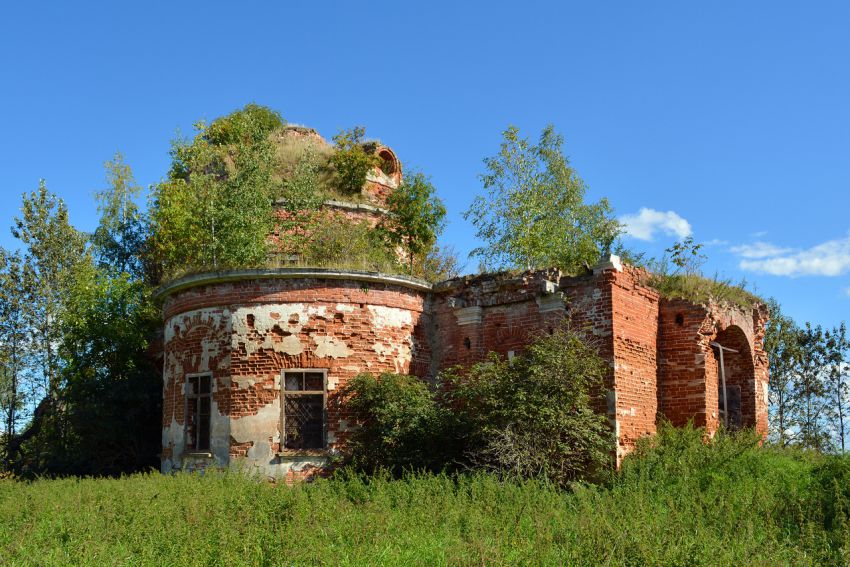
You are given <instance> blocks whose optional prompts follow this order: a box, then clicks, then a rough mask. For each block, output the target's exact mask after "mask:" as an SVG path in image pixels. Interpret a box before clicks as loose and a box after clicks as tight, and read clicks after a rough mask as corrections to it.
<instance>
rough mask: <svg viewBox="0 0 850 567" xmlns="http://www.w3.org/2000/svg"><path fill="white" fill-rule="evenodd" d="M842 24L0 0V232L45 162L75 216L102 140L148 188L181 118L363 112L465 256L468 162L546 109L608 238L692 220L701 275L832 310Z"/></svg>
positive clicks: (799, 9)
mask: <svg viewBox="0 0 850 567" xmlns="http://www.w3.org/2000/svg"><path fill="white" fill-rule="evenodd" d="M848 29H850V4H846V3H841V2H834V3H830V2H811V3H799V2H794V3H792V2H775V1H774V2H746V3H743V2H711V3H707V2H702V3H696V2H673V1H669V2H641V3H637V2H625V1H624V2H593V3H591V2H582V3H578V2H573V3H567V2H551V3H543V2H528V1H527V2H522V3H519V2H510V3H507V2H505V3H501V2H493V1H490V2H451V3H443V2H429V3H417V5H414V3H396V2H367V3H363V2H356V3H354V2H339V3H330V2H293V1H289V2H260V1H247V2H241V3H235V2H210V1H207V2H182V1H181V2H144V3H136V4H135V5H129V4H128V3H119V2H110V3H104V4H100V5H98V4H96V3H93V2H87V3H84V4H83V3H59V2H56V3H50V2H41V3H38V4H37V5H36V4H35V3H24V2H17V3H14V4H11V3H7V4H5V5H4V7H3V8H2V16H0V113H2V116H1V117H0V133H2V135H0V192H2V196H3V199H2V201H0V226H2V227H8V226H10V224H11V220H12V218H13V216H14V215H15V214H16V213H17V210H18V207H19V204H20V194H21V193H22V192H24V191H29V190H32V189H34V188H36V187H37V184H38V179H39V178H45V179H46V180H47V183H48V187H49V188H50V189H51V190H53V191H54V192H56V193H58V194H59V195H60V196H62V197H63V198H64V199H65V200H66V201H67V203H68V205H69V208H70V211H71V216H72V221H73V222H74V224H75V225H77V226H78V227H79V228H82V229H84V230H91V229H92V228H93V226H94V224H95V222H96V215H95V210H94V206H93V201H92V193H93V192H94V191H95V190H96V189H98V188H100V187H102V186H103V185H104V180H103V178H104V174H103V166H102V164H103V162H104V161H105V160H107V159H109V158H110V157H111V156H112V154H113V153H114V152H115V151H116V150H120V151H121V152H123V153H124V154H125V156H126V159H127V161H128V162H129V163H130V165H131V166H132V167H133V169H134V171H135V173H136V177H137V179H138V181H139V182H140V183H141V184H142V185H145V186H147V185H149V184H151V183H154V182H156V181H157V180H159V179H160V178H161V177H162V176H163V175H164V174H165V172H166V170H167V167H168V154H167V152H168V148H169V141H170V139H171V138H173V137H174V135H175V133H176V132H177V131H178V130H179V131H182V132H183V133H184V134H189V133H191V129H192V127H191V125H192V123H193V122H194V121H196V120H197V119H200V118H206V119H212V118H215V117H216V116H219V115H222V114H225V113H227V112H229V111H231V110H234V109H236V108H238V107H240V106H242V105H244V104H245V103H247V102H251V101H254V102H257V103H260V104H266V105H269V106H271V107H273V108H275V109H277V110H279V111H280V112H281V113H282V114H283V116H284V117H285V118H286V119H287V120H289V121H290V122H295V123H300V124H306V125H309V126H312V127H314V128H316V129H318V130H319V131H320V132H321V133H322V134H324V135H325V136H326V137H330V136H331V135H333V134H334V133H335V132H336V131H337V130H339V129H340V128H345V127H350V126H353V125H358V124H362V125H365V126H366V127H367V133H368V134H369V135H371V136H373V137H377V138H380V139H381V140H382V141H384V142H385V143H387V144H389V145H390V146H392V147H393V148H394V149H395V150H396V152H397V154H398V155H399V156H400V158H401V159H402V160H403V161H404V162H405V163H407V164H411V165H414V166H415V167H417V168H419V169H422V170H424V171H426V172H427V173H429V174H430V175H431V176H432V178H433V181H434V183H435V185H436V186H437V188H438V191H439V194H440V196H441V197H442V198H443V199H444V201H445V202H446V205H447V208H448V209H449V212H450V214H449V220H450V224H449V226H448V228H447V230H446V232H445V234H444V238H443V240H444V241H445V242H446V243H451V244H453V245H454V246H455V247H456V249H457V250H458V251H459V252H461V253H462V254H465V253H466V252H467V251H468V250H469V249H471V248H472V247H474V246H475V245H476V242H475V240H474V237H473V230H472V227H471V226H470V225H468V224H467V223H466V222H465V221H464V220H463V217H462V212H463V211H464V210H465V209H466V207H467V206H468V204H469V202H470V200H471V199H472V197H473V195H475V193H476V192H479V191H480V190H481V188H480V183H479V181H478V178H477V176H478V174H479V173H481V172H482V163H481V160H482V158H484V157H485V156H489V155H492V154H494V153H495V152H496V150H497V148H498V144H499V138H500V132H501V131H502V130H503V129H504V128H505V127H506V126H507V125H508V124H515V125H517V126H518V127H520V129H521V130H522V131H523V132H524V133H525V134H527V135H530V136H536V135H537V134H538V133H539V131H540V129H541V128H542V127H543V126H544V125H545V124H547V123H549V122H551V123H553V124H554V125H555V127H556V128H557V130H558V131H560V132H561V133H562V134H563V135H564V136H565V137H566V140H567V143H566V150H567V153H568V154H569V155H570V157H571V160H572V163H573V165H574V167H575V168H576V170H577V171H578V172H579V174H580V175H581V176H582V177H583V178H584V179H585V181H586V182H587V184H588V185H589V187H590V195H589V197H590V198H592V199H597V198H599V197H601V196H606V197H608V198H609V199H610V201H611V202H612V204H613V206H614V207H615V209H616V212H617V214H618V215H619V216H622V217H624V218H626V219H629V220H630V225H629V226H630V231H631V232H632V233H633V236H630V237H628V238H627V240H626V243H627V244H628V245H630V246H633V247H634V248H636V249H639V250H644V251H647V252H648V253H649V254H650V255H657V254H660V253H661V252H663V249H664V248H665V247H667V246H669V245H670V244H672V243H673V242H674V241H675V240H677V239H679V238H680V237H681V236H683V235H685V234H687V233H691V234H692V235H693V236H694V238H695V239H696V240H697V241H698V242H704V243H707V244H708V245H707V247H706V251H707V253H708V255H709V257H710V260H709V262H708V264H707V265H706V270H707V271H708V272H709V273H714V272H719V273H720V274H722V275H724V276H727V277H731V278H733V279H736V280H738V279H741V278H746V279H747V281H749V282H752V283H753V284H755V286H756V289H757V291H758V292H759V293H762V294H764V295H772V296H775V297H777V298H778V299H779V300H780V301H781V302H782V304H783V306H784V307H785V310H786V311H787V312H788V313H789V314H791V315H792V316H794V317H795V318H797V319H798V320H801V321H802V320H812V321H815V322H820V323H824V324H828V325H832V324H835V323H837V322H839V321H840V320H843V319H847V318H848V314H849V313H850V216H848V213H850V206H848V205H850V196H848V189H850V33H847V30H848ZM642 209H645V210H643V211H642ZM0 245H3V246H14V245H15V243H14V240H13V239H12V237H11V236H10V235H9V232H8V230H7V229H6V228H0ZM468 265H469V267H470V268H471V269H472V268H475V266H476V262H475V261H474V260H472V261H470V262H469V264H468Z"/></svg>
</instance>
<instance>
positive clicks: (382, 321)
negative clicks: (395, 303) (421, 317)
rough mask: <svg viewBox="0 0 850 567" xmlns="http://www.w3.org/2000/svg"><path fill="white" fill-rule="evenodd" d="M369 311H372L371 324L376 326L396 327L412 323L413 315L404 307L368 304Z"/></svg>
mask: <svg viewBox="0 0 850 567" xmlns="http://www.w3.org/2000/svg"><path fill="white" fill-rule="evenodd" d="M369 311H370V312H371V313H372V324H373V325H375V326H376V327H378V328H383V327H393V328H396V329H398V328H401V327H405V326H409V325H412V324H413V315H412V314H411V313H410V311H408V310H406V309H399V308H398V307H384V306H382V305H370V306H369Z"/></svg>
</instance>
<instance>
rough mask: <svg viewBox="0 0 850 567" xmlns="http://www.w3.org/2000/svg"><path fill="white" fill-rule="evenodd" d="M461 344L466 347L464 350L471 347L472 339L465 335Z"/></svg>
mask: <svg viewBox="0 0 850 567" xmlns="http://www.w3.org/2000/svg"><path fill="white" fill-rule="evenodd" d="M463 346H465V347H466V350H469V349H471V348H472V341H471V340H469V337H466V338H465V339H463Z"/></svg>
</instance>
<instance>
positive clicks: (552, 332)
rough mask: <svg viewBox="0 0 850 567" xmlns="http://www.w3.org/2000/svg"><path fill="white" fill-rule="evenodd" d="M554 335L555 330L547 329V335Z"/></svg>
mask: <svg viewBox="0 0 850 567" xmlns="http://www.w3.org/2000/svg"><path fill="white" fill-rule="evenodd" d="M554 333H555V330H554V329H553V328H552V327H549V334H550V335H552V334H554Z"/></svg>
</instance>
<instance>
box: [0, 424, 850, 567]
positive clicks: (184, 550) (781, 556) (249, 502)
mask: <svg viewBox="0 0 850 567" xmlns="http://www.w3.org/2000/svg"><path fill="white" fill-rule="evenodd" d="M660 435H661V436H660V438H658V439H656V440H655V441H654V442H652V443H650V444H649V446H646V445H643V446H642V447H641V449H640V451H639V453H638V454H637V455H634V456H632V457H628V458H627V459H626V460H625V462H624V468H623V472H622V473H621V474H618V475H617V476H616V478H615V479H614V480H613V482H611V483H610V485H609V486H606V487H594V486H586V485H573V487H572V490H569V491H564V490H558V489H556V488H555V487H554V486H552V485H551V484H546V483H541V482H536V481H526V482H506V481H504V480H503V479H501V478H499V477H497V476H495V475H485V474H474V475H460V476H447V475H408V476H405V477H404V478H402V479H400V480H393V479H390V478H387V477H386V476H380V475H379V476H372V477H361V476H356V475H348V476H337V477H336V478H334V479H332V480H319V481H317V482H314V483H304V484H299V485H296V486H286V485H283V484H280V485H271V484H269V483H265V482H257V481H255V480H253V479H251V478H246V477H245V476H242V475H238V474H216V473H214V472H207V474H205V475H203V476H201V475H172V476H164V475H160V474H145V475H132V476H126V477H123V478H120V479H62V480H36V481H33V482H21V481H15V480H11V479H5V480H0V525H2V526H3V527H4V528H5V529H0V557H3V558H5V560H6V561H7V562H8V563H10V564H15V565H29V564H36V563H37V564H39V565H47V566H51V565H102V564H103V563H104V558H105V557H108V558H110V560H109V561H111V562H113V563H119V564H133V565H244V564H251V565H274V564H277V563H280V562H281V558H285V560H286V562H289V563H292V564H296V565H302V564H303V565H306V564H310V565H326V564H329V565H419V564H423V565H479V564H493V565H695V566H696V565H711V566H713V565H737V564H747V565H836V566H839V565H846V564H847V561H848V552H850V536H848V531H847V527H846V519H845V518H846V514H847V509H848V508H847V506H848V504H850V494H848V487H850V475H848V473H850V460H848V458H847V457H824V456H819V455H814V454H809V453H803V452H798V451H794V450H788V449H785V450H779V449H774V448H762V447H758V446H757V444H755V443H753V439H752V437H750V436H748V435H743V436H741V437H734V436H720V437H716V438H715V440H714V441H712V442H711V443H708V444H705V443H703V440H702V432H701V431H699V430H692V429H691V430H689V429H684V430H674V429H672V428H662V430H661V434H660ZM34 558H37V560H36V559H34Z"/></svg>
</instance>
